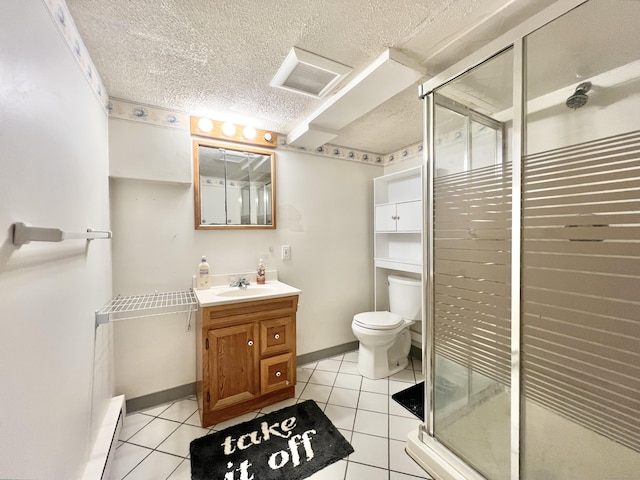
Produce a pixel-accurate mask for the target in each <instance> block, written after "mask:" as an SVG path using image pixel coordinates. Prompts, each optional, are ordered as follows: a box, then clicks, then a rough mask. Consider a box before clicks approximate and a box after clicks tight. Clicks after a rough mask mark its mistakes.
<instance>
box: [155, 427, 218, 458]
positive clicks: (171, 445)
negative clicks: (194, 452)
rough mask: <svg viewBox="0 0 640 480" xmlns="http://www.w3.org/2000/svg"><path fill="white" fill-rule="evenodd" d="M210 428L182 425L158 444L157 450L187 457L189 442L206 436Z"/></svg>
mask: <svg viewBox="0 0 640 480" xmlns="http://www.w3.org/2000/svg"><path fill="white" fill-rule="evenodd" d="M209 433H210V430H209V429H208V428H200V427H194V426H192V425H180V427H178V429H177V430H176V431H175V432H173V433H172V434H171V435H169V437H168V438H167V439H166V440H165V441H164V442H162V443H161V444H160V445H158V447H157V450H160V451H161V452H165V453H171V454H173V455H178V456H180V457H187V456H188V455H189V444H190V443H191V441H192V440H195V439H196V438H200V437H204V436H205V435H208V434H209Z"/></svg>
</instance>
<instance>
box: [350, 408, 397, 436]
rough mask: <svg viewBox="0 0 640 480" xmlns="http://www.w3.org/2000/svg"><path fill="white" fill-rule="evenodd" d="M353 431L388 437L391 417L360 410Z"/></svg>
mask: <svg viewBox="0 0 640 480" xmlns="http://www.w3.org/2000/svg"><path fill="white" fill-rule="evenodd" d="M353 431H354V432H360V433H367V434H369V435H377V436H378V437H388V436H389V416H388V415H386V414H384V413H377V412H370V411H368V410H360V409H358V411H357V412H356V421H355V424H354V425H353Z"/></svg>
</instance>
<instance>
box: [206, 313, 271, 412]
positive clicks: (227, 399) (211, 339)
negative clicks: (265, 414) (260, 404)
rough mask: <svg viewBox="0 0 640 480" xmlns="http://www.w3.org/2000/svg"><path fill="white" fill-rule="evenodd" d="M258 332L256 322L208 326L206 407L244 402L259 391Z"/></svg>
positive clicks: (223, 406) (219, 406)
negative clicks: (207, 388) (222, 326)
mask: <svg viewBox="0 0 640 480" xmlns="http://www.w3.org/2000/svg"><path fill="white" fill-rule="evenodd" d="M257 333H258V329H257V325H256V324H255V323H247V324H241V325H234V326H231V327H226V328H211V329H209V330H207V334H206V339H205V351H206V352H207V366H208V370H209V371H208V372H207V373H208V378H209V391H208V395H207V398H206V399H205V402H206V401H207V400H208V402H207V403H208V410H210V411H211V410H218V409H223V408H226V407H229V406H231V405H234V404H237V403H241V402H246V401H248V400H251V399H253V398H255V397H256V396H257V395H259V394H260V392H259V389H260V388H259V372H258V367H257V366H258V362H259V359H260V352H259V347H258V335H257ZM205 375H206V374H205Z"/></svg>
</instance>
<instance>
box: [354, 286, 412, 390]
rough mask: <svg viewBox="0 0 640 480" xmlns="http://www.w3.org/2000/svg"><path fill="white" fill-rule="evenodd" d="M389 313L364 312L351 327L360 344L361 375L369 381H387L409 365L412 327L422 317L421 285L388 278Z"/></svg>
mask: <svg viewBox="0 0 640 480" xmlns="http://www.w3.org/2000/svg"><path fill="white" fill-rule="evenodd" d="M387 279H388V281H389V310H390V312H363V313H358V314H356V315H355V316H354V317H353V322H352V323H351V328H352V330H353V334H354V335H355V336H356V338H357V339H358V340H359V341H360V351H359V354H358V372H360V375H363V376H365V377H367V378H373V379H377V378H384V377H388V376H389V375H393V374H394V373H397V372H399V371H400V370H404V369H405V368H406V366H407V365H408V363H409V359H408V356H409V350H410V349H411V334H410V333H409V326H410V325H411V324H412V323H413V322H414V321H415V320H420V319H421V318H422V282H420V280H416V279H414V278H407V277H401V276H397V275H389V276H388V277H387Z"/></svg>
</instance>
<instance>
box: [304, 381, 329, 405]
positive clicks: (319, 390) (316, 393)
mask: <svg viewBox="0 0 640 480" xmlns="http://www.w3.org/2000/svg"><path fill="white" fill-rule="evenodd" d="M330 394H331V387H329V386H327V385H314V384H312V383H308V384H307V386H306V387H305V389H304V390H303V391H302V394H301V395H300V398H301V399H308V400H315V401H316V402H320V403H327V400H329V395H330Z"/></svg>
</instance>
